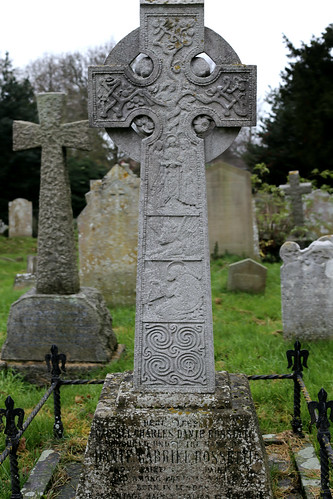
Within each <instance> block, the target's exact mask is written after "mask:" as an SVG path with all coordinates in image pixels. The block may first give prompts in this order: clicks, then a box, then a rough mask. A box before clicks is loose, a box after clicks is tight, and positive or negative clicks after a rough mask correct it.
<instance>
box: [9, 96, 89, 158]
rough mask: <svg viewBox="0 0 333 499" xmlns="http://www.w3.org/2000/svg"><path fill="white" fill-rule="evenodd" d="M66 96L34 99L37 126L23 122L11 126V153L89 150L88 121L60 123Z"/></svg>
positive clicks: (62, 117) (16, 122) (15, 122)
mask: <svg viewBox="0 0 333 499" xmlns="http://www.w3.org/2000/svg"><path fill="white" fill-rule="evenodd" d="M64 104H65V94H63V93H60V92H59V93H58V92H53V93H44V94H38V95H37V107H38V115H39V121H40V124H39V125H38V124H36V123H30V122H26V121H14V123H13V150H14V151H22V150H24V149H32V148H34V147H42V148H47V149H48V148H53V147H56V148H57V147H73V148H75V149H82V150H90V149H91V146H90V140H89V125H88V121H87V120H83V121H76V122H73V123H62V121H63V119H64Z"/></svg>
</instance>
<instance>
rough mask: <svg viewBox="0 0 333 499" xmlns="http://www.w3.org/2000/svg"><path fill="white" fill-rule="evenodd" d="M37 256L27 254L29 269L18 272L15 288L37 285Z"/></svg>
mask: <svg viewBox="0 0 333 499" xmlns="http://www.w3.org/2000/svg"><path fill="white" fill-rule="evenodd" d="M36 269H37V256H36V255H28V256H27V271H26V272H25V273H24V274H16V276H15V281H14V289H24V288H31V287H33V286H36Z"/></svg>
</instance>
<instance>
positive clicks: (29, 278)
mask: <svg viewBox="0 0 333 499" xmlns="http://www.w3.org/2000/svg"><path fill="white" fill-rule="evenodd" d="M35 285H36V276H35V275H34V274H30V272H26V273H25V274H16V276H15V281H14V286H13V287H14V289H24V288H31V287H33V286H35Z"/></svg>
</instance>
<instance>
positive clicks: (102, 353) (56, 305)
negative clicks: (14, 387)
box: [1, 288, 117, 365]
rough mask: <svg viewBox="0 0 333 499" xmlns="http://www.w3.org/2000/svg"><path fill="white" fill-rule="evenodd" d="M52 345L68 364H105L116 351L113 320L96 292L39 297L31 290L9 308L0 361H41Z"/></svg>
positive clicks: (85, 291)
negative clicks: (64, 357)
mask: <svg viewBox="0 0 333 499" xmlns="http://www.w3.org/2000/svg"><path fill="white" fill-rule="evenodd" d="M53 344H55V345H57V347H58V349H59V353H64V354H65V355H66V357H67V362H68V363H93V364H95V363H97V364H99V365H100V364H101V363H107V362H109V361H110V360H111V358H112V355H113V352H114V351H115V349H116V348H117V339H116V337H115V334H114V332H113V330H112V319H111V316H110V314H109V311H108V309H107V307H106V305H105V303H104V300H103V297H102V295H101V293H100V292H99V291H97V290H96V289H94V288H81V289H80V291H79V292H78V293H76V294H72V295H51V294H49V295H46V294H38V293H37V292H36V289H35V288H33V289H31V290H29V291H28V292H27V293H25V294H24V295H22V296H21V297H20V298H19V299H18V300H17V301H16V302H14V303H13V304H12V306H11V309H10V313H9V318H8V324H7V339H6V342H5V344H4V346H3V349H2V352H1V360H3V361H14V362H17V361H19V362H20V361H24V362H25V361H37V362H42V361H44V358H45V355H46V354H47V353H49V352H50V348H51V346H52V345H53Z"/></svg>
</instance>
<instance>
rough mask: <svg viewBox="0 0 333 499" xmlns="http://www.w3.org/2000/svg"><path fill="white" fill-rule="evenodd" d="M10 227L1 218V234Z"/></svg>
mask: <svg viewBox="0 0 333 499" xmlns="http://www.w3.org/2000/svg"><path fill="white" fill-rule="evenodd" d="M7 229H8V225H6V224H5V222H4V221H3V220H0V234H4V233H5V232H6V230H7Z"/></svg>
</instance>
